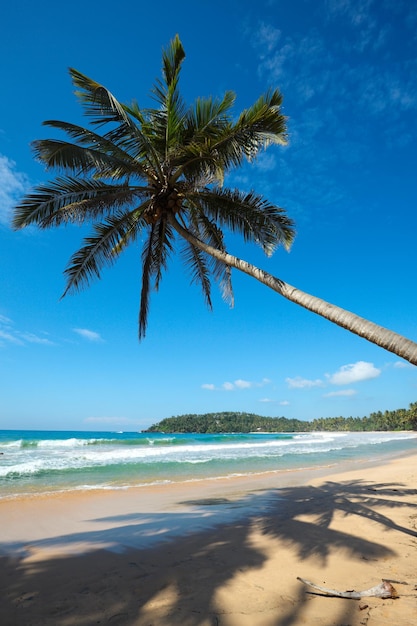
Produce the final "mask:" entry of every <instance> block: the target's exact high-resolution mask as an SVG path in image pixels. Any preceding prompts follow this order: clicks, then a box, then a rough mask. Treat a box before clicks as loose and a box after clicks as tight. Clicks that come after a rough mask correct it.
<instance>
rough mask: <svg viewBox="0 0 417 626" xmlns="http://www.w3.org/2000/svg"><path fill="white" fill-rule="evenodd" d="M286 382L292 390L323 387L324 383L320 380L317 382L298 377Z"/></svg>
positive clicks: (288, 379)
mask: <svg viewBox="0 0 417 626" xmlns="http://www.w3.org/2000/svg"><path fill="white" fill-rule="evenodd" d="M285 382H286V383H287V385H288V387H289V388H290V389H311V388H312V387H323V381H322V380H320V379H319V378H317V379H316V380H308V379H307V378H302V377H301V376H296V377H295V378H286V379H285Z"/></svg>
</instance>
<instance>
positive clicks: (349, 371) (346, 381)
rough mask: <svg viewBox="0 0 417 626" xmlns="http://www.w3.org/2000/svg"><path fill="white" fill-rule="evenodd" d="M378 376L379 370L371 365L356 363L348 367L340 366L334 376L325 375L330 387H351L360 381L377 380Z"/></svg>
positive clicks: (362, 362)
mask: <svg viewBox="0 0 417 626" xmlns="http://www.w3.org/2000/svg"><path fill="white" fill-rule="evenodd" d="M380 374H381V370H380V369H378V368H376V367H375V366H374V364H373V363H367V362H366V361H357V362H356V363H350V364H349V365H342V367H341V368H340V369H339V370H338V371H337V372H335V373H334V374H327V378H328V380H329V382H330V383H331V384H332V385H351V384H352V383H357V382H360V381H362V380H370V379H372V378H377V377H378V376H379V375H380Z"/></svg>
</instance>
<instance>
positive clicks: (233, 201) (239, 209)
mask: <svg viewBox="0 0 417 626" xmlns="http://www.w3.org/2000/svg"><path fill="white" fill-rule="evenodd" d="M188 197H189V199H190V200H192V201H193V202H194V203H195V204H196V206H199V207H200V210H201V212H202V213H203V214H204V213H206V214H207V215H208V216H210V217H211V219H212V220H214V221H215V222H217V223H218V224H219V225H221V226H225V227H227V228H229V229H230V230H231V231H232V232H236V233H239V234H241V235H242V236H243V238H244V240H245V241H255V242H256V243H258V244H259V245H260V246H261V247H262V248H263V250H264V252H265V253H266V254H267V255H268V256H270V255H271V254H272V252H273V251H274V250H275V248H276V247H277V246H278V245H283V246H284V247H285V248H287V249H289V248H290V246H291V244H292V242H293V240H294V237H295V230H294V222H293V221H292V220H291V219H290V218H289V217H288V216H287V214H286V213H285V211H284V210H283V209H282V208H280V207H277V206H275V205H273V204H271V203H270V202H268V200H265V199H264V198H263V196H261V195H259V194H256V193H255V192H254V191H250V192H249V193H244V192H241V191H239V190H231V189H224V188H220V187H212V188H206V189H204V190H202V191H199V192H198V193H195V194H192V193H189V194H188Z"/></svg>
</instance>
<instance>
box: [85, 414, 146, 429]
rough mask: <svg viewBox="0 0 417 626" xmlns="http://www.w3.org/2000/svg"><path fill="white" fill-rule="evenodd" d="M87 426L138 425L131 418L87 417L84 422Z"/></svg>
mask: <svg viewBox="0 0 417 626" xmlns="http://www.w3.org/2000/svg"><path fill="white" fill-rule="evenodd" d="M84 423H85V424H94V425H96V424H106V425H107V426H114V427H116V426H117V427H119V426H131V425H133V424H135V425H136V424H137V421H136V420H132V419H130V418H129V417H117V416H115V417H110V416H105V415H103V416H97V417H86V418H85V420H84Z"/></svg>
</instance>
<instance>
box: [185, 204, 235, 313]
mask: <svg viewBox="0 0 417 626" xmlns="http://www.w3.org/2000/svg"><path fill="white" fill-rule="evenodd" d="M180 222H182V224H183V226H184V228H187V230H188V231H189V232H190V233H191V234H192V235H193V236H194V237H196V238H197V239H200V241H204V242H205V243H207V244H208V245H210V246H212V247H215V248H217V249H219V250H222V251H223V252H226V248H225V246H224V238H223V234H222V232H221V230H220V229H219V228H217V226H216V224H214V223H213V222H212V221H211V220H209V219H208V218H207V217H206V216H205V215H203V214H201V213H200V212H199V211H198V210H197V211H190V213H189V214H188V223H187V224H186V223H185V221H184V219H183V218H181V217H180ZM187 243H188V245H189V246H190V248H192V249H193V254H194V255H197V254H198V253H199V257H201V259H202V261H201V262H202V263H204V267H205V268H206V269H207V271H209V272H210V274H213V277H214V279H215V281H216V282H217V283H218V284H219V287H220V290H221V294H222V297H223V300H225V302H227V303H228V304H229V305H230V306H231V307H233V305H234V296H233V287H232V280H231V279H232V272H231V269H230V267H228V266H227V265H226V264H225V263H223V262H222V261H220V260H218V259H215V258H213V257H212V256H210V255H207V254H206V253H205V252H203V251H201V250H200V249H199V248H196V247H195V246H193V245H192V244H191V243H189V242H187ZM189 260H190V261H192V256H191V251H189ZM191 266H192V263H191ZM196 269H198V268H197V267H195V268H194V271H195V270H196ZM194 276H195V279H197V278H199V277H198V274H197V273H194ZM195 282H197V280H195ZM199 282H200V285H201V287H202V289H203V293H205V284H204V283H203V281H202V280H201V279H200V281H199ZM209 286H210V285H209ZM208 293H209V294H210V291H209V292H208ZM206 298H207V296H206ZM209 307H210V308H211V299H210V304H209Z"/></svg>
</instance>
